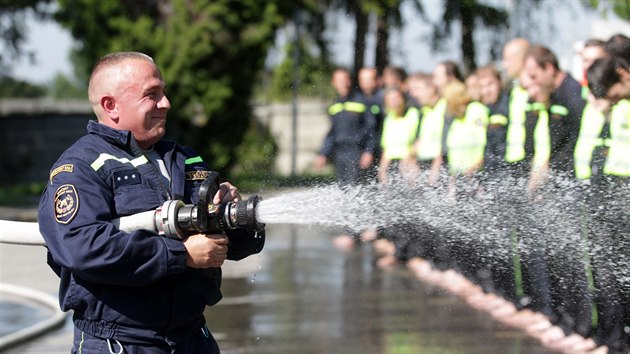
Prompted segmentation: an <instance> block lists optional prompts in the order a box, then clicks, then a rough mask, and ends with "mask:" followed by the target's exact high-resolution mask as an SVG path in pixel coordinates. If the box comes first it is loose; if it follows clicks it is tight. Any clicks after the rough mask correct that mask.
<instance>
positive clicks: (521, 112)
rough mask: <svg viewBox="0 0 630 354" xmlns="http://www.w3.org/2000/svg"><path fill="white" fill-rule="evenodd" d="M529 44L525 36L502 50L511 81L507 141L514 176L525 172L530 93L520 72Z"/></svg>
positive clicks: (508, 155) (508, 158) (509, 83)
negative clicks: (523, 82)
mask: <svg viewBox="0 0 630 354" xmlns="http://www.w3.org/2000/svg"><path fill="white" fill-rule="evenodd" d="M529 48H530V43H529V42H528V41H527V40H526V39H524V38H515V39H512V40H510V41H509V42H508V43H507V44H506V45H505V46H504V47H503V52H502V64H503V69H504V73H505V76H507V79H508V80H509V81H508V84H507V85H506V88H505V90H506V91H507V92H509V111H508V113H509V115H508V126H507V131H506V138H505V139H506V142H505V144H506V145H505V161H506V162H507V163H508V166H509V171H510V172H512V174H513V175H514V176H515V177H521V175H522V174H523V170H524V167H523V164H524V163H523V162H524V160H525V137H526V133H525V112H526V108H527V101H528V100H529V96H528V94H527V90H525V88H524V87H523V85H522V82H521V74H522V72H523V66H524V64H525V55H526V54H527V51H528V50H529Z"/></svg>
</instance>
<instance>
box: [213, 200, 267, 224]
mask: <svg viewBox="0 0 630 354" xmlns="http://www.w3.org/2000/svg"><path fill="white" fill-rule="evenodd" d="M261 200H262V198H261V197H260V196H258V195H252V196H250V197H249V198H248V199H247V200H241V201H238V202H229V203H225V204H223V205H222V206H221V208H220V210H221V209H222V214H223V217H222V218H220V219H219V226H220V227H221V229H223V230H226V229H247V230H253V231H262V230H264V228H265V224H263V223H260V222H258V220H257V218H256V208H257V207H258V203H259V202H260V201H261Z"/></svg>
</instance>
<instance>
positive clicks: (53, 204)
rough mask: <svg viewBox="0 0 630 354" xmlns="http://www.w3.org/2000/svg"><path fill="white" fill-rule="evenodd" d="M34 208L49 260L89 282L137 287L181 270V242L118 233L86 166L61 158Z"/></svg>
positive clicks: (105, 190)
mask: <svg viewBox="0 0 630 354" xmlns="http://www.w3.org/2000/svg"><path fill="white" fill-rule="evenodd" d="M61 164H68V165H71V166H72V172H62V173H58V174H56V175H55V176H54V177H52V179H51V181H50V182H49V183H48V184H47V186H46V189H45V191H44V193H43V195H42V198H41V200H40V205H39V216H38V221H39V227H40V232H41V233H42V235H43V236H44V239H45V240H46V245H47V247H48V249H49V251H50V254H51V256H52V260H53V261H54V262H55V263H56V264H57V265H59V266H61V267H63V268H66V269H68V270H69V271H71V272H72V273H73V274H74V275H75V276H77V277H79V278H81V279H84V280H86V281H89V282H93V283H101V284H115V285H126V286H143V285H146V284H149V283H152V282H154V281H157V280H159V279H162V278H164V277H166V276H169V275H171V274H177V273H181V272H183V271H184V270H185V269H186V262H187V257H188V254H187V252H186V247H185V246H184V243H183V242H182V241H181V240H175V239H170V238H166V237H161V236H159V235H157V233H156V232H152V231H146V230H138V231H133V232H130V233H128V232H124V231H120V230H118V228H117V227H116V226H115V225H114V224H113V223H112V222H111V221H112V219H114V218H115V205H114V204H115V202H114V200H115V195H114V192H113V190H112V188H110V186H108V184H107V183H105V181H103V179H101V177H100V176H99V175H98V174H97V173H96V172H95V171H94V169H93V168H91V167H90V165H88V164H87V163H86V162H84V161H81V160H79V159H71V160H65V161H64V162H63V163H60V164H59V165H61Z"/></svg>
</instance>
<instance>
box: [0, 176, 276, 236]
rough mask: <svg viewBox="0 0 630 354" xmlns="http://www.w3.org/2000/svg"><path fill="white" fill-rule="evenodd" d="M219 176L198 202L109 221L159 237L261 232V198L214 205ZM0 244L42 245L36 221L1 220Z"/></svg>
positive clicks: (207, 185) (206, 184)
mask: <svg viewBox="0 0 630 354" xmlns="http://www.w3.org/2000/svg"><path fill="white" fill-rule="evenodd" d="M220 179H221V177H220V175H219V174H218V173H217V172H210V174H209V175H208V177H207V178H206V179H205V180H204V181H203V182H202V184H201V187H200V188H199V201H198V202H197V203H196V204H185V203H184V202H183V201H181V200H167V201H166V202H164V204H162V205H161V206H160V207H159V208H157V209H156V210H150V211H145V212H142V213H138V214H134V215H129V216H124V217H121V218H117V219H114V220H112V223H113V224H114V225H116V227H118V229H119V230H121V231H126V232H132V231H136V230H149V231H155V232H157V233H158V234H159V235H161V236H166V237H172V238H180V239H184V238H186V237H187V236H188V235H190V234H192V233H207V234H216V233H223V232H225V231H226V230H230V229H247V230H251V231H257V232H260V231H262V230H264V228H265V224H263V223H260V222H258V220H257V215H256V211H257V207H258V203H259V202H260V201H261V200H262V198H261V197H260V196H258V195H252V196H250V197H249V198H248V199H247V200H240V201H237V202H227V203H222V204H219V205H214V204H213V203H212V199H213V198H214V195H215V194H216V193H217V191H218V190H219V182H220ZM0 243H9V244H18V245H37V246H43V245H45V241H44V238H43V237H42V236H41V234H40V232H39V226H38V224H37V223H36V222H22V221H10V220H0Z"/></svg>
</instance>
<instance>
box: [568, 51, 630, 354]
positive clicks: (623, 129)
mask: <svg viewBox="0 0 630 354" xmlns="http://www.w3.org/2000/svg"><path fill="white" fill-rule="evenodd" d="M587 79H588V85H589V89H590V90H591V92H592V94H593V96H594V97H595V98H596V99H604V100H606V101H608V102H609V104H610V105H611V108H610V109H609V110H607V111H605V112H604V114H603V115H601V116H599V118H600V119H599V120H596V119H591V120H589V121H588V122H584V123H583V125H582V128H583V129H585V130H588V131H590V132H591V134H589V135H588V136H586V134H584V136H581V140H580V142H579V143H580V144H579V145H578V146H577V147H576V152H575V154H576V160H577V159H578V158H579V161H580V166H581V168H580V169H579V170H578V169H577V168H576V173H578V172H579V174H578V178H580V177H581V178H584V179H586V178H588V179H589V181H590V186H589V189H588V193H587V194H586V196H587V197H586V206H587V209H588V215H589V216H590V219H589V222H588V230H589V233H588V236H589V242H590V244H591V248H592V249H593V250H595V251H594V252H592V253H591V262H592V271H593V282H594V288H595V289H596V297H595V299H596V304H597V313H598V323H597V324H598V326H597V329H596V332H595V335H594V339H595V341H596V342H597V344H600V345H602V346H605V347H606V348H607V352H608V353H610V354H620V353H626V351H627V348H628V344H629V343H628V337H627V333H625V331H624V328H627V327H628V326H630V310H628V308H629V306H630V286H628V284H627V282H626V281H625V280H624V278H625V277H627V274H628V273H630V257H629V256H628V247H630V213H629V212H628V208H627V201H628V200H629V199H630V153H629V152H630V65H629V64H628V63H627V62H626V61H625V60H624V59H623V58H621V57H617V56H609V57H606V58H601V59H598V60H596V61H595V62H594V63H593V64H592V65H591V66H590V67H589V69H588V71H587Z"/></svg>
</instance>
